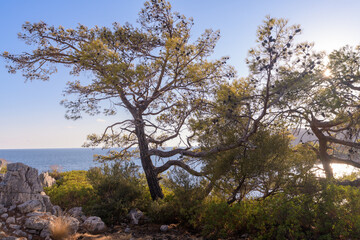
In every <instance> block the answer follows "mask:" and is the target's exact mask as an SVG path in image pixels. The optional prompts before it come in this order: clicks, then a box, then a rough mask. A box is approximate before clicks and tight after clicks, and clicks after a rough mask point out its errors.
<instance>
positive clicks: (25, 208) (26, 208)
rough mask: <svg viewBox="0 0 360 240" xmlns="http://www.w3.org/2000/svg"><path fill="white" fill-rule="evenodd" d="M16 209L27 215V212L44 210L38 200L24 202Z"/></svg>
mask: <svg viewBox="0 0 360 240" xmlns="http://www.w3.org/2000/svg"><path fill="white" fill-rule="evenodd" d="M17 208H18V209H19V211H20V212H21V213H23V214H25V213H29V212H35V211H44V210H45V206H44V205H43V204H42V203H41V202H40V201H39V200H29V201H26V202H24V203H22V204H20V205H19V206H18V207H17Z"/></svg>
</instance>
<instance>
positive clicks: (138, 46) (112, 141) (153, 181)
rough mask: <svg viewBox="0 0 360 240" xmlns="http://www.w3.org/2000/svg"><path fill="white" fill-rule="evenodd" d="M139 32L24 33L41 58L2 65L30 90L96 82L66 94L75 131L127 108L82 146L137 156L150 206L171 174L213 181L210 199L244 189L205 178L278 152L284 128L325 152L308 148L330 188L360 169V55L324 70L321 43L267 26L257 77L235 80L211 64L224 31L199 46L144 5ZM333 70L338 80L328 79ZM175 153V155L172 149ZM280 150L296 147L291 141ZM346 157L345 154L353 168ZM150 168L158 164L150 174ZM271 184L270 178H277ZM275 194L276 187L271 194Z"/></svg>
mask: <svg viewBox="0 0 360 240" xmlns="http://www.w3.org/2000/svg"><path fill="white" fill-rule="evenodd" d="M138 23H139V24H138V25H136V26H133V25H131V24H128V23H126V24H124V25H121V24H119V23H114V24H113V26H112V28H108V27H97V26H96V27H94V28H88V27H86V26H84V25H79V26H78V27H77V28H75V29H65V28H64V27H62V26H59V27H54V26H49V25H47V24H46V23H44V22H39V23H29V22H27V23H25V24H24V25H23V28H22V29H23V33H21V34H19V38H20V39H22V40H24V41H25V42H26V43H27V44H29V45H31V46H34V50H33V51H32V52H29V53H23V54H19V55H16V54H10V53H8V52H4V53H3V54H2V56H3V57H5V58H6V59H7V60H8V61H9V62H10V65H9V66H8V69H9V72H10V73H16V72H17V71H22V73H23V76H24V77H25V78H26V79H27V80H35V79H40V80H49V79H50V75H51V74H53V73H55V72H56V71H57V70H56V66H58V65H64V66H66V67H69V68H70V69H71V71H70V74H72V75H78V74H80V73H81V72H84V71H85V72H91V73H92V74H93V76H94V78H93V80H92V81H91V82H87V83H83V82H80V81H70V82H69V83H68V87H67V89H66V94H68V95H73V96H75V99H64V100H63V101H62V104H63V105H64V106H65V107H66V108H67V115H66V116H67V118H69V119H74V120H76V119H78V118H80V117H81V114H82V113H87V114H90V115H95V114H99V113H104V114H106V115H115V114H116V113H117V112H118V111H119V110H120V109H126V110H127V111H128V112H129V113H130V115H131V117H130V118H129V119H127V120H125V121H119V122H114V123H113V124H111V125H109V126H108V127H107V128H106V129H105V130H104V132H103V133H102V134H91V135H89V136H88V141H87V142H86V143H85V145H86V146H92V147H95V146H102V147H109V148H110V147H120V148H121V149H122V150H120V151H112V152H111V154H110V155H109V156H99V159H100V160H109V159H117V158H129V157H134V156H137V155H138V156H140V159H141V164H142V167H143V170H144V173H145V175H146V178H147V183H148V185H149V189H150V193H151V196H152V198H153V199H158V198H162V197H163V193H162V190H161V187H160V185H159V175H160V174H161V173H163V172H165V171H166V170H168V169H169V168H170V167H172V166H178V167H180V168H182V169H184V170H186V171H187V172H188V173H190V174H192V175H195V176H206V177H207V178H208V180H209V186H208V190H209V191H211V189H212V187H213V186H214V184H215V182H216V181H222V180H224V179H226V177H231V178H232V179H237V181H238V180H240V182H241V179H243V178H244V177H245V175H243V176H234V173H231V172H230V171H225V172H221V174H222V175H221V176H220V175H218V176H216V174H214V172H212V173H209V169H211V164H214V163H213V162H212V161H209V159H211V158H213V159H217V158H219V156H220V155H219V154H220V153H221V154H223V153H226V154H227V155H228V158H227V161H228V162H227V164H228V165H227V166H234V164H236V163H237V164H239V163H243V162H244V161H246V162H251V161H254V159H257V160H256V161H258V158H259V157H258V156H257V154H262V152H261V150H259V149H258V148H260V147H261V146H259V145H266V144H268V143H269V142H271V141H274V143H275V142H276V141H280V140H279V139H276V136H278V135H276V134H278V133H279V132H281V131H279V129H281V128H289V129H294V128H296V127H297V128H305V127H307V129H311V131H308V134H315V136H316V137H317V141H316V142H314V143H313V144H309V146H311V148H312V149H313V150H314V151H315V152H316V153H317V155H318V157H319V159H320V160H321V162H322V164H323V165H324V169H325V171H326V173H327V176H328V177H330V178H331V177H332V171H331V167H330V163H331V162H341V163H346V164H351V165H353V166H357V167H358V166H360V165H359V163H357V162H356V161H354V159H353V158H354V156H355V155H356V153H357V152H356V150H355V149H358V148H360V145H359V144H360V143H359V142H358V133H359V125H358V122H359V121H358V120H359V111H358V108H359V94H358V93H359V90H360V89H359V88H360V87H359V84H358V82H359V63H358V58H359V48H356V49H353V48H350V47H345V48H343V49H340V50H338V51H334V52H333V53H332V54H330V55H329V59H330V62H329V64H327V65H326V64H325V63H324V59H325V58H326V55H325V54H324V53H321V52H320V53H317V52H315V51H313V50H312V47H313V44H310V43H306V42H305V43H296V42H295V41H294V39H295V38H296V36H297V35H298V34H300V33H301V29H300V26H298V25H293V26H288V21H287V20H284V19H275V18H271V17H266V18H265V20H264V22H263V24H262V25H261V26H260V27H259V28H258V30H257V40H256V42H257V46H256V47H254V48H252V49H250V50H249V54H248V58H247V60H246V61H247V64H248V66H249V70H250V74H249V75H248V76H247V77H245V78H239V77H238V76H237V73H236V71H235V69H234V68H233V67H231V66H229V65H228V64H227V60H228V57H223V58H221V59H218V60H211V58H210V56H211V54H212V53H213V51H214V48H215V46H216V43H217V41H218V39H219V37H220V33H219V31H213V30H210V29H207V30H205V31H204V33H203V34H202V35H201V36H199V37H198V38H197V39H196V40H193V39H194V38H193V37H192V35H191V28H192V25H193V20H192V19H191V18H186V17H185V16H183V15H181V14H179V13H176V12H173V11H172V9H171V5H170V3H169V2H166V1H163V0H152V1H149V2H146V3H145V4H144V8H143V9H142V10H141V11H140V13H139V19H138ZM326 69H329V70H330V71H331V75H330V76H328V77H326V76H324V74H323V73H324V71H325V70H326ZM104 102H105V103H107V105H106V106H107V107H104V106H105V104H104ZM258 132H260V133H258ZM257 134H260V135H257ZM261 134H263V135H261ZM269 134H270V135H269ZM272 134H275V135H274V136H271V135H272ZM257 136H258V137H257ZM259 136H263V137H264V139H259ZM278 137H279V136H278ZM260 138H261V137H260ZM272 138H274V139H273V140H271V139H272ZM265 140H267V141H268V142H266V144H265V143H264V142H262V141H265ZM169 142H171V143H174V142H176V146H174V148H172V149H167V148H165V147H166V146H168V145H167V144H168V143H169ZM283 144H284V145H286V146H287V147H289V145H290V143H289V141H288V140H286V139H285V140H283ZM280 145H281V144H280ZM342 147H343V148H342ZM133 148H135V149H136V151H133ZM279 150H280V148H279ZM232 151H235V152H236V153H239V152H241V154H235V155H231V154H233V153H234V152H232ZM252 151H253V152H252ZM286 151H288V148H286V147H285V149H284V151H283V152H282V154H285V152H286ZM339 151H342V152H344V151H348V153H349V155H348V158H344V155H339V154H338V153H339ZM244 152H247V153H246V154H245V153H244ZM259 152H260V153H259ZM249 153H250V154H249ZM226 154H225V155H223V156H226ZM264 154H265V155H266V154H270V155H271V153H269V152H266V153H264ZM280 155H281V154H280ZM251 156H252V157H251ZM154 157H157V158H159V159H161V161H158V162H157V164H154V161H155V160H154ZM277 157H279V158H278V159H281V160H279V161H283V160H284V158H283V157H282V156H277ZM345 157H346V156H345ZM222 160H223V159H222ZM199 161H201V162H202V163H205V165H204V166H203V169H200V170H199V169H197V168H195V167H193V166H192V165H191V163H193V162H199ZM265 163H268V164H270V163H271V161H268V162H266V161H265V160H264V164H265ZM159 164H160V165H159ZM207 164H210V165H207ZM240 165H241V164H240ZM240 165H238V166H240ZM265 165H266V164H265ZM265 165H264V166H265ZM213 166H216V164H214V165H213ZM247 166H248V165H241V167H242V168H243V169H244V167H245V169H246V167H247ZM234 169H236V168H234ZM234 169H228V170H234ZM240 169H241V168H240ZM275 169H276V167H275ZM283 169H284V168H283V167H279V168H278V169H277V170H274V171H276V172H277V173H278V172H279V171H282V170H283ZM228 173H229V174H230V175H227V176H225V175H224V174H228ZM263 173H264V174H268V175H267V177H266V178H270V175H271V172H269V171H268V172H267V173H265V172H263ZM231 174H233V175H231ZM242 174H243V173H242ZM272 175H274V174H272ZM275 175H276V174H275ZM224 176H225V178H224ZM264 176H265V175H264ZM239 177H240V178H239ZM262 184H264V185H263V187H266V183H265V182H263V183H262ZM270 185H271V184H270ZM240 188H241V186H240ZM240 188H239V189H240ZM235 189H237V188H236V187H235ZM271 191H272V190H271V189H270V187H269V189H267V190H265V194H269V193H270V192H271ZM238 193H239V191H234V192H233V196H236V194H238Z"/></svg>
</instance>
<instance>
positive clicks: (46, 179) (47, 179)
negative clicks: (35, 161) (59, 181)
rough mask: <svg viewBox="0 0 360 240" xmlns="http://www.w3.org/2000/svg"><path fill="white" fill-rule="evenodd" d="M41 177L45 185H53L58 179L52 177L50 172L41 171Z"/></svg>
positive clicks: (42, 183) (41, 181)
mask: <svg viewBox="0 0 360 240" xmlns="http://www.w3.org/2000/svg"><path fill="white" fill-rule="evenodd" d="M39 179H40V183H41V185H42V186H43V187H51V186H52V185H54V184H55V183H56V180H55V179H54V178H53V177H51V176H50V175H49V173H48V172H43V173H40V175H39Z"/></svg>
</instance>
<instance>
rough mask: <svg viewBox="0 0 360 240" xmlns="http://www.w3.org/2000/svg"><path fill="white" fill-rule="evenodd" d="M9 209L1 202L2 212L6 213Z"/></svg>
mask: <svg viewBox="0 0 360 240" xmlns="http://www.w3.org/2000/svg"><path fill="white" fill-rule="evenodd" d="M7 211H8V209H7V208H6V207H5V206H4V205H2V204H0V214H3V213H6V212H7Z"/></svg>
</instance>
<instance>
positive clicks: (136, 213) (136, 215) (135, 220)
mask: <svg viewBox="0 0 360 240" xmlns="http://www.w3.org/2000/svg"><path fill="white" fill-rule="evenodd" d="M128 216H129V218H130V223H132V224H139V220H140V218H141V217H142V216H144V214H143V212H142V211H140V210H138V209H134V208H133V209H131V210H130V212H129V215H128Z"/></svg>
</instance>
